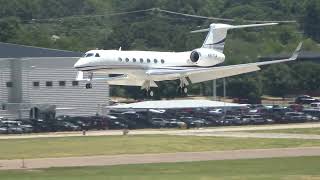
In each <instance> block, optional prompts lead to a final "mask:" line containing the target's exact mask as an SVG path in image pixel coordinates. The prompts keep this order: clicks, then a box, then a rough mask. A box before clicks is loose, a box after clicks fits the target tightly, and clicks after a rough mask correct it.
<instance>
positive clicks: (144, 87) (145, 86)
mask: <svg viewBox="0 0 320 180" xmlns="http://www.w3.org/2000/svg"><path fill="white" fill-rule="evenodd" d="M141 89H142V90H145V91H146V94H147V96H150V97H153V96H154V92H153V91H152V90H151V81H150V80H146V81H145V82H144V83H143V85H142V86H141Z"/></svg>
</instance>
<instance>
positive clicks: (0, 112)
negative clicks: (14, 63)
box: [0, 60, 18, 119]
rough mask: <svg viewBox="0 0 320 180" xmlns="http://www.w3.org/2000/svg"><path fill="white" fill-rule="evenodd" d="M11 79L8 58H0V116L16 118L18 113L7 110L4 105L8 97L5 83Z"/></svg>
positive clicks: (8, 91) (8, 93)
mask: <svg viewBox="0 0 320 180" xmlns="http://www.w3.org/2000/svg"><path fill="white" fill-rule="evenodd" d="M9 81H11V65H10V60H0V117H4V118H9V119H16V118H18V115H17V114H16V113H11V112H9V111H8V107H7V106H6V105H7V103H8V100H9V97H10V94H11V92H10V88H8V87H7V86H6V83H7V82H9Z"/></svg>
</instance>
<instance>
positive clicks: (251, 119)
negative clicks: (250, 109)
mask: <svg viewBox="0 0 320 180" xmlns="http://www.w3.org/2000/svg"><path fill="white" fill-rule="evenodd" d="M241 119H242V121H243V123H244V124H264V123H266V122H267V121H266V119H265V118H264V117H262V116H261V115H258V114H248V115H244V116H242V117H241Z"/></svg>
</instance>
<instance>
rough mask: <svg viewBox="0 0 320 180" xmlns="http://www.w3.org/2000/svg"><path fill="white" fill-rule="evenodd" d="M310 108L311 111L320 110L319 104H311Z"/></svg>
mask: <svg viewBox="0 0 320 180" xmlns="http://www.w3.org/2000/svg"><path fill="white" fill-rule="evenodd" d="M310 108H312V109H320V102H316V103H311V104H310Z"/></svg>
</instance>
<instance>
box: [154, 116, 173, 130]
mask: <svg viewBox="0 0 320 180" xmlns="http://www.w3.org/2000/svg"><path fill="white" fill-rule="evenodd" d="M151 124H152V127H154V128H164V127H168V124H169V122H168V121H167V120H165V119H163V118H152V119H151Z"/></svg>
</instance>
